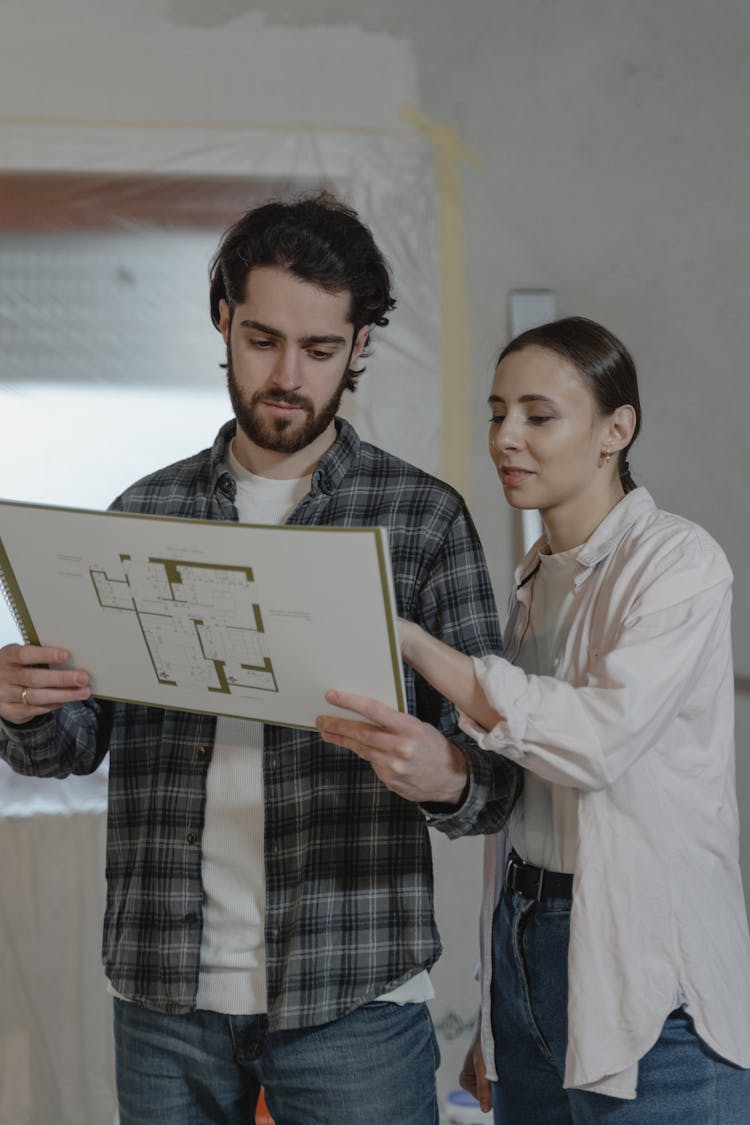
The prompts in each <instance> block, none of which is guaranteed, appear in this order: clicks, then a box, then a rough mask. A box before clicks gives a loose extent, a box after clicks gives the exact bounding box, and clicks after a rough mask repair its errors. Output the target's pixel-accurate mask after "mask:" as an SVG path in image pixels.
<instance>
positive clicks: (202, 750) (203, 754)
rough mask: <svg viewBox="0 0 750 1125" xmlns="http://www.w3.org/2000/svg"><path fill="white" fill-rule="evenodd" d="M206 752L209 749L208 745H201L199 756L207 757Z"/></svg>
mask: <svg viewBox="0 0 750 1125" xmlns="http://www.w3.org/2000/svg"><path fill="white" fill-rule="evenodd" d="M206 753H207V750H206V747H205V746H199V747H198V755H199V757H201V758H205V756H206Z"/></svg>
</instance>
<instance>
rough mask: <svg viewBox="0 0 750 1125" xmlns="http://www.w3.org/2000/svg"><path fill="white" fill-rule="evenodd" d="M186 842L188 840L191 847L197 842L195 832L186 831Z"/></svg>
mask: <svg viewBox="0 0 750 1125" xmlns="http://www.w3.org/2000/svg"><path fill="white" fill-rule="evenodd" d="M187 842H188V844H190V847H191V848H192V847H193V845H194V844H197V843H198V837H197V836H196V834H195V832H188V834H187Z"/></svg>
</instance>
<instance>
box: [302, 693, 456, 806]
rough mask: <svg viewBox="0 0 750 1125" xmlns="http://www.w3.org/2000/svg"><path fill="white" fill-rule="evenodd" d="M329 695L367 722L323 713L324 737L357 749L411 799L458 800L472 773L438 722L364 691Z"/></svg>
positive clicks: (397, 790) (384, 779)
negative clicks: (426, 720) (437, 726)
mask: <svg viewBox="0 0 750 1125" xmlns="http://www.w3.org/2000/svg"><path fill="white" fill-rule="evenodd" d="M326 699H327V700H328V702H329V703H333V704H334V705H335V706H336V707H344V708H346V709H347V710H349V711H356V712H357V713H358V714H360V715H362V716H363V718H364V719H365V720H366V722H360V721H359V720H357V719H349V718H346V717H345V716H343V715H319V716H318V718H317V719H316V723H317V727H318V730H319V731H320V733H321V736H322V738H323V740H324V741H325V742H333V743H335V744H336V745H337V746H345V747H346V748H347V749H348V750H353V751H354V753H355V754H358V755H359V757H360V758H364V759H365V761H367V762H369V763H370V765H371V766H372V768H373V770H374V771H375V773H376V774H377V775H378V777H379V778H380V780H381V781H382V782H383V784H384V785H386V786H387V787H388V788H389V789H391V790H393V792H394V793H398V795H399V796H400V797H404V798H405V799H406V800H407V801H421V802H438V803H440V804H450V805H456V804H458V802H459V801H460V799H461V795H462V793H463V791H464V788H465V786H466V780H467V778H468V776H469V767H468V763H467V761H466V756H465V754H464V753H463V752H462V751H461V750H460V749H459V747H458V746H454V745H453V743H451V742H449V741H448V739H447V738H445V737H444V736H443V735H442V734H440V732H439V731H438V730H436V729H435V727H432V726H430V725H429V723H423V722H421V720H420V719H417V718H415V716H414V715H404V714H402V713H401V712H400V711H394V710H393V708H392V707H388V706H387V705H386V704H385V703H380V702H379V701H378V700H376V699H368V698H367V696H365V695H355V694H354V693H353V692H346V691H328V692H326Z"/></svg>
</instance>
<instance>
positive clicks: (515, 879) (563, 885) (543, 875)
mask: <svg viewBox="0 0 750 1125" xmlns="http://www.w3.org/2000/svg"><path fill="white" fill-rule="evenodd" d="M505 885H506V886H507V887H510V889H511V890H512V891H518V893H519V894H522V895H523V896H524V898H533V899H536V901H537V902H539V900H540V899H542V898H572V897H573V876H572V875H567V874H566V873H565V872H563V871H547V870H545V868H543V867H534V865H533V864H532V863H524V861H523V860H522V859H521V858H520V856H518V855H516V853H515V852H511V853H510V855H509V856H508V866H507V867H506V869H505Z"/></svg>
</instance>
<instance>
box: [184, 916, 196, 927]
mask: <svg viewBox="0 0 750 1125" xmlns="http://www.w3.org/2000/svg"><path fill="white" fill-rule="evenodd" d="M197 921H198V915H197V914H186V915H185V917H184V918H183V922H184V923H185V925H186V926H194V925H195V923H196V922H197Z"/></svg>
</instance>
